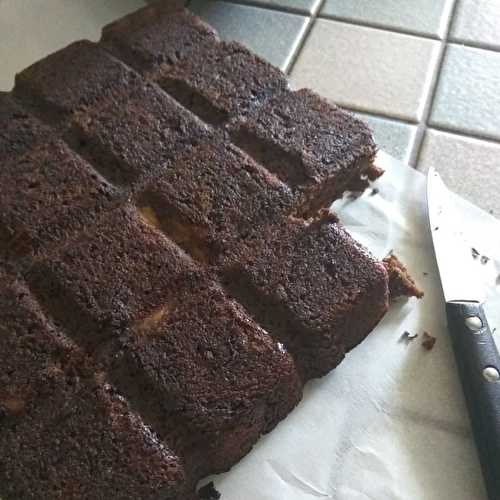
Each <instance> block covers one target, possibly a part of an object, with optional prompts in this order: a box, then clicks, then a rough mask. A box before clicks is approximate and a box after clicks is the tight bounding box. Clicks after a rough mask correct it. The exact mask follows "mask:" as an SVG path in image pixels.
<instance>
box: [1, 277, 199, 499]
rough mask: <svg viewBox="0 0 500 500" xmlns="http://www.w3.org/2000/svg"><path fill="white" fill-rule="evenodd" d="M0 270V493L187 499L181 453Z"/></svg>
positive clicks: (20, 496) (9, 496)
mask: <svg viewBox="0 0 500 500" xmlns="http://www.w3.org/2000/svg"><path fill="white" fill-rule="evenodd" d="M0 276H1V279H2V288H1V290H0V330H1V335H0V358H1V362H2V371H1V381H2V383H1V385H0V422H1V423H0V456H1V461H0V464H1V465H0V485H1V486H0V492H1V495H2V498H3V500H24V499H39V498H44V499H60V500H63V499H64V500H65V499H68V498H82V499H83V498H141V499H157V498H165V499H180V498H190V497H189V495H190V494H191V489H192V487H191V484H190V482H189V478H187V477H186V474H185V472H184V469H183V466H182V463H181V461H180V460H179V459H178V458H177V457H176V456H175V455H174V454H173V452H172V451H171V450H170V449H169V448H168V447H167V446H166V445H165V444H164V443H162V442H160V441H159V440H158V438H157V436H156V435H155V434H154V433H153V432H152V431H151V429H149V428H148V427H147V426H146V425H145V424H144V423H143V421H142V419H141V417H140V416H139V415H137V414H136V413H134V412H132V411H131V410H130V408H129V406H128V404H127V403H126V401H125V400H124V399H123V398H122V397H121V396H120V395H119V394H118V393H117V392H116V391H115V389H114V388H113V387H112V386H111V385H110V384H109V383H107V382H106V376H105V375H104V374H103V373H102V372H100V371H99V369H98V368H97V367H96V366H95V365H94V364H93V362H92V361H91V360H89V359H88V358H86V357H85V356H84V355H83V353H82V352H81V351H80V350H79V349H78V348H77V347H76V346H74V345H73V344H72V343H71V342H70V341H69V340H68V339H66V338H65V337H64V336H63V335H61V334H60V333H59V332H58V331H57V330H56V329H55V328H54V327H53V326H52V325H51V324H50V322H49V321H47V319H46V318H45V317H44V316H43V313H42V312H41V310H40V308H39V306H38V305H37V304H36V302H35V301H34V299H33V297H32V296H31V295H30V292H29V291H28V289H27V288H26V287H25V286H24V285H23V284H22V283H20V282H18V281H17V280H13V279H12V280H10V279H9V278H7V277H6V276H5V274H0Z"/></svg>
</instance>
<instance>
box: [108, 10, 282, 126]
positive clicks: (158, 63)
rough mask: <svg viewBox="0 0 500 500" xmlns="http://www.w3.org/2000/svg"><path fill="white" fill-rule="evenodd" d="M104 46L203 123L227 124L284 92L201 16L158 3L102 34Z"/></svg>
mask: <svg viewBox="0 0 500 500" xmlns="http://www.w3.org/2000/svg"><path fill="white" fill-rule="evenodd" d="M102 43H103V44H104V45H105V46H106V47H107V48H108V49H109V50H110V51H111V52H113V53H115V54H116V55H117V56H118V57H123V58H124V60H126V61H127V62H128V63H129V64H130V65H131V66H133V67H135V68H136V69H137V70H138V71H140V72H141V73H142V74H144V75H147V76H148V77H149V78H152V79H154V80H156V81H157V82H158V83H159V84H160V86H161V87H162V88H164V89H165V90H166V91H167V92H168V93H170V94H171V95H172V96H173V97H175V98H176V99H177V100H178V101H179V102H180V103H182V104H183V105H184V106H186V107H187V108H188V109H190V110H191V111H193V112H194V113H195V114H197V115H198V116H200V117H202V118H203V119H204V120H205V121H207V122H209V123H212V124H221V123H223V122H225V121H226V120H227V118H228V116H230V115H233V114H235V113H244V112H246V111H247V110H248V109H249V108H250V107H251V106H255V105H257V104H258V103H260V102H261V101H262V100H264V99H265V98H267V97H268V96H269V95H271V94H272V93H275V92H280V91H282V90H283V89H286V88H287V85H288V83H287V80H286V77H285V75H284V74H283V73H282V72H281V71H280V70H279V69H277V68H274V67H273V66H271V65H270V64H269V63H267V62H266V61H264V60H262V59H260V58H259V57H257V56H256V55H255V54H253V53H252V52H250V51H249V50H248V49H246V48H245V47H243V46H242V45H240V44H239V43H236V42H229V43H227V42H222V41H220V40H219V39H218V37H217V35H216V33H215V32H214V31H213V30H212V29H211V28H210V27H208V26H207V25H206V24H205V23H203V22H202V21H201V20H200V19H199V18H197V17H196V16H194V15H193V14H191V13H189V12H188V11H186V10H182V9H178V8H177V9H172V8H168V7H167V8H166V7H165V6H164V5H162V4H161V3H158V4H155V5H151V6H148V7H146V8H144V9H142V10H141V11H138V12H137V13H136V14H135V15H134V16H133V18H132V16H130V17H125V18H124V19H122V20H119V21H117V22H115V23H112V24H111V25H109V26H107V27H105V28H104V30H103V37H102Z"/></svg>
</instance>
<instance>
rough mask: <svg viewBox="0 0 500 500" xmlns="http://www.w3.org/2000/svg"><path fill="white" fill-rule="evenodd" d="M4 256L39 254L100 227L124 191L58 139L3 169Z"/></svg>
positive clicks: (0, 235) (0, 221)
mask: <svg viewBox="0 0 500 500" xmlns="http://www.w3.org/2000/svg"><path fill="white" fill-rule="evenodd" d="M0 185H1V186H2V196H1V197H0V253H4V254H7V255H10V256H14V257H18V256H23V255H26V254H37V253H38V252H40V251H42V250H43V249H45V248H46V247H47V246H49V245H50V244H55V243H60V242H62V241H64V239H66V238H67V237H68V236H69V235H71V234H72V233H74V232H77V231H79V230H82V229H84V228H86V227H88V226H92V225H93V224H94V223H95V219H96V218H97V217H98V216H99V214H101V213H102V212H104V211H105V210H107V209H109V208H110V207H112V206H113V205H116V203H117V202H118V200H119V197H120V196H119V193H118V192H117V190H116V189H115V188H113V187H112V186H111V185H110V184H108V183H107V182H106V181H105V180H104V179H103V178H102V177H101V176H100V175H99V174H98V173H97V172H95V171H94V170H93V169H92V168H91V167H90V166H89V165H88V164H87V163H86V162H85V161H84V160H83V159H82V158H80V157H79V156H78V155H76V154H75V153H73V152H72V151H71V150H70V149H68V147H67V146H66V145H65V144H64V143H63V142H62V141H59V140H51V141H50V142H46V143H43V144H39V145H38V146H36V147H34V148H33V149H31V150H30V151H29V152H27V153H25V154H24V155H23V156H21V157H18V158H16V159H13V160H11V161H9V162H6V163H4V164H3V165H2V168H1V169H0Z"/></svg>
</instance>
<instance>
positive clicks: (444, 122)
mask: <svg viewBox="0 0 500 500" xmlns="http://www.w3.org/2000/svg"><path fill="white" fill-rule="evenodd" d="M189 7H190V8H191V9H192V10H193V11H194V12H196V13H197V14H199V15H201V16H202V17H204V18H205V19H206V20H207V21H209V22H210V23H211V24H213V25H214V26H215V27H216V28H217V29H218V30H219V32H220V33H221V34H222V36H224V37H226V38H228V39H236V40H239V41H241V42H242V43H244V44H246V45H248V46H249V47H251V48H252V49H253V50H255V51H256V52H258V53H259V54H261V55H262V56H263V57H264V58H267V59H268V60H270V61H271V62H272V63H274V64H276V65H278V66H280V67H281V68H282V69H284V70H285V71H287V72H288V73H289V74H290V77H291V81H292V84H293V85H294V86H296V87H304V86H305V87H311V88H313V89H315V90H316V91H318V92H319V93H320V94H322V95H324V96H325V97H327V98H329V99H331V100H332V101H334V102H336V103H338V104H339V105H341V106H343V107H346V108H348V109H351V110H352V111H355V112H357V113H359V114H360V115H361V116H362V117H363V118H365V119H366V120H367V121H368V122H370V124H371V125H372V128H373V129H374V132H375V136H376V139H377V142H378V144H379V146H380V147H381V148H382V149H384V150H386V151H387V152H389V153H391V154H393V155H394V156H396V157H397V158H399V159H401V160H403V161H405V162H407V163H409V164H410V165H412V166H414V167H415V168H417V169H419V170H422V171H426V170H427V169H428V168H429V167H431V166H434V167H436V168H437V169H438V170H439V171H440V172H441V174H442V175H443V177H444V178H445V180H446V181H447V183H448V184H449V185H450V186H451V187H452V188H453V189H454V190H455V191H456V192H458V193H459V194H461V195H462V196H464V197H465V198H468V199H469V200H471V201H472V202H473V203H475V204H477V205H479V206H480V207H482V208H484V209H485V210H488V211H489V212H490V213H493V214H495V215H496V216H497V217H500V29H498V26H500V1H499V0H456V1H455V0H413V1H409V0H404V1H401V0H376V1H374V0H356V1H352V0H324V1H322V0H244V1H243V0H238V1H237V0H234V1H228V0H191V2H190V3H189Z"/></svg>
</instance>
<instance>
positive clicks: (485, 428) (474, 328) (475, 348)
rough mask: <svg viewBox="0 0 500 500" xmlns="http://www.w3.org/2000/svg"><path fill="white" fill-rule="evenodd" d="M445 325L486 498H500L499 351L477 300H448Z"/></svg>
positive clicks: (494, 499) (499, 499) (492, 499)
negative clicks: (451, 346) (469, 421)
mask: <svg viewBox="0 0 500 500" xmlns="http://www.w3.org/2000/svg"><path fill="white" fill-rule="evenodd" d="M446 314H447V317H448V329H449V330H450V334H451V338H452V344H453V348H454V351H455V357H456V361H457V367H458V372H459V375H460V379H461V381H462V386H463V389H464V394H465V399H466V403H467V408H468V410H469V416H470V420H471V425H472V431H473V434H474V438H475V441H476V446H477V450H478V453H479V460H480V462H481V467H482V469H483V476H484V480H485V484H486V490H487V492H488V497H489V499H490V500H500V355H499V353H498V350H497V348H496V345H495V341H494V340H493V336H492V334H491V331H490V327H489V326H488V321H487V320H486V316H485V314H484V310H483V308H482V306H481V304H479V303H477V302H448V303H447V304H446Z"/></svg>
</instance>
